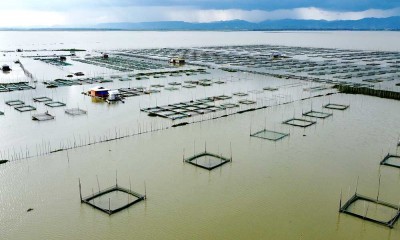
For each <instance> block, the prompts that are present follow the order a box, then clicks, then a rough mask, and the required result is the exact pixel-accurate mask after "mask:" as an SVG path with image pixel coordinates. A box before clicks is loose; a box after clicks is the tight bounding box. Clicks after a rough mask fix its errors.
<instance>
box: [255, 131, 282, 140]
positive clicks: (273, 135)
mask: <svg viewBox="0 0 400 240" xmlns="http://www.w3.org/2000/svg"><path fill="white" fill-rule="evenodd" d="M250 136H251V137H257V138H261V139H266V140H271V141H278V140H281V139H283V138H285V137H287V136H289V133H281V132H275V131H270V130H267V129H264V130H261V131H258V132H256V133H253V134H250Z"/></svg>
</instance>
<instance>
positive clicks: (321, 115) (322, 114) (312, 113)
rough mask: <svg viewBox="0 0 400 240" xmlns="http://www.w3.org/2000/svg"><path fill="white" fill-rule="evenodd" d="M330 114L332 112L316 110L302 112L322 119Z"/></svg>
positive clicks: (304, 114)
mask: <svg viewBox="0 0 400 240" xmlns="http://www.w3.org/2000/svg"><path fill="white" fill-rule="evenodd" d="M332 115H333V114H332V113H326V112H318V111H313V110H311V111H308V112H305V113H303V116H307V117H314V118H322V119H324V118H328V117H330V116H332Z"/></svg>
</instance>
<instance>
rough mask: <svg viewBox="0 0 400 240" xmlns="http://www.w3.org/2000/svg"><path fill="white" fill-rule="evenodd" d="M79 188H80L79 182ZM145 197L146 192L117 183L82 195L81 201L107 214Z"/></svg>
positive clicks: (120, 209) (118, 210)
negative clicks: (135, 190)
mask: <svg viewBox="0 0 400 240" xmlns="http://www.w3.org/2000/svg"><path fill="white" fill-rule="evenodd" d="M79 188H81V186H80V184H79ZM145 199H146V194H145V195H142V194H140V193H137V192H134V191H132V190H131V189H127V188H123V187H120V186H118V184H117V185H115V186H112V187H109V188H106V189H103V190H99V191H98V192H97V193H93V194H92V195H90V196H87V197H82V194H81V203H85V204H88V205H90V206H92V207H93V208H95V209H97V210H100V211H102V212H104V213H107V214H108V215H112V214H114V213H117V212H120V211H122V210H124V209H127V208H129V207H130V206H132V205H134V204H136V203H139V202H141V201H143V200H145Z"/></svg>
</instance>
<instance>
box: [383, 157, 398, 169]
mask: <svg viewBox="0 0 400 240" xmlns="http://www.w3.org/2000/svg"><path fill="white" fill-rule="evenodd" d="M380 164H381V165H386V166H390V167H395V168H400V156H398V155H392V154H388V155H386V157H385V158H384V159H383V160H382V161H381V163H380Z"/></svg>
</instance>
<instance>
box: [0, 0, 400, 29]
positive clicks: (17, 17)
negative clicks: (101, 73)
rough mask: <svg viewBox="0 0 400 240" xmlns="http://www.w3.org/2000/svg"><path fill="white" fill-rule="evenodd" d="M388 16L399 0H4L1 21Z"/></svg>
mask: <svg viewBox="0 0 400 240" xmlns="http://www.w3.org/2000/svg"><path fill="white" fill-rule="evenodd" d="M390 16H400V0H241V1H239V0H142V1H139V0H9V1H2V2H1V8H0V27H30V26H60V25H69V26H85V25H93V24H97V23H106V22H148V21H187V22H211V21H224V20H233V19H241V20H247V21H251V22H260V21H263V20H268V19H288V18H290V19H324V20H356V19H361V18H366V17H390Z"/></svg>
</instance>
